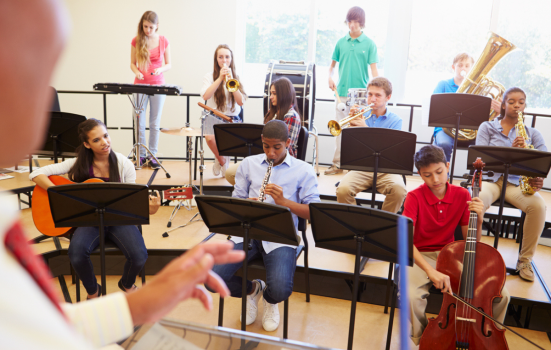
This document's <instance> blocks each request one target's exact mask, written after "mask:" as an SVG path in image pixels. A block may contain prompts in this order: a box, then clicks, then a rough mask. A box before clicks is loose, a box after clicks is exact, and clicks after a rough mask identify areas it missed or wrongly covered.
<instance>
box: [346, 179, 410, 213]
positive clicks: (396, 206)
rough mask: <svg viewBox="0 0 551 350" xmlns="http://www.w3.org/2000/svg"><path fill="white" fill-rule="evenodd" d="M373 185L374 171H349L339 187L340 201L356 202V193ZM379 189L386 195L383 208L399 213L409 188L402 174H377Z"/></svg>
mask: <svg viewBox="0 0 551 350" xmlns="http://www.w3.org/2000/svg"><path fill="white" fill-rule="evenodd" d="M372 185H373V173H369V172H366V171H354V170H352V171H349V172H348V173H347V174H346V175H345V176H344V177H343V179H342V180H341V183H340V184H339V187H337V201H338V202H339V203H346V204H356V198H355V197H356V194H358V192H361V191H363V190H365V189H368V188H371V186H372ZM377 191H378V192H379V193H382V194H384V195H385V196H386V198H385V201H384V202H383V208H382V209H383V210H384V211H388V212H391V213H397V212H398V210H400V207H401V206H402V203H403V202H404V199H406V195H407V190H406V185H405V184H404V180H403V179H402V176H401V175H396V174H384V173H378V174H377Z"/></svg>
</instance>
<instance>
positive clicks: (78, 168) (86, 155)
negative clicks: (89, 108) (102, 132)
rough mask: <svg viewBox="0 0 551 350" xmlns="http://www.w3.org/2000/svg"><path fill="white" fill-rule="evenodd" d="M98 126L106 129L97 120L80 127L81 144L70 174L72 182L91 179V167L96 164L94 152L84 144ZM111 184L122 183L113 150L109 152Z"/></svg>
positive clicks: (87, 121) (84, 123)
mask: <svg viewBox="0 0 551 350" xmlns="http://www.w3.org/2000/svg"><path fill="white" fill-rule="evenodd" d="M97 126H103V127H104V128H105V124H103V123H102V122H101V121H100V120H98V119H95V118H90V119H88V120H85V121H83V122H82V123H80V124H79V125H78V138H79V140H80V142H81V143H80V145H79V146H78V147H77V149H76V153H77V160H76V162H75V164H74V165H73V167H72V168H71V169H70V170H69V173H68V175H69V180H71V181H74V182H83V181H86V180H88V179H89V178H90V166H91V165H92V164H93V163H94V152H93V151H92V150H91V149H88V148H86V147H85V146H84V143H85V142H86V143H88V133H89V132H90V130H92V129H93V128H95V127H97ZM106 129H107V128H106ZM109 182H120V176H119V165H118V162H117V155H116V154H115V152H113V149H111V152H109Z"/></svg>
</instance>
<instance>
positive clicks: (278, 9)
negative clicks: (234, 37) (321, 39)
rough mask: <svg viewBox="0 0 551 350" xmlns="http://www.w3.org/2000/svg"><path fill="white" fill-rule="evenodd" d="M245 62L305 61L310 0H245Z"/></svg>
mask: <svg viewBox="0 0 551 350" xmlns="http://www.w3.org/2000/svg"><path fill="white" fill-rule="evenodd" d="M245 8H246V11H247V13H246V21H247V23H246V39H245V55H246V57H245V62H247V63H264V64H267V63H269V62H270V60H272V59H278V60H279V59H282V60H287V61H301V60H306V58H307V55H308V29H309V27H308V26H309V20H310V1H292V0H280V1H278V2H277V5H276V3H269V2H264V1H258V0H255V1H253V0H246V1H245Z"/></svg>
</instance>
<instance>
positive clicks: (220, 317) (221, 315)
mask: <svg viewBox="0 0 551 350" xmlns="http://www.w3.org/2000/svg"><path fill="white" fill-rule="evenodd" d="M223 322H224V298H222V297H220V303H219V305H218V327H222V323H223Z"/></svg>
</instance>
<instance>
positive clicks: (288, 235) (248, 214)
mask: <svg viewBox="0 0 551 350" xmlns="http://www.w3.org/2000/svg"><path fill="white" fill-rule="evenodd" d="M195 201H196V203H197V208H199V212H200V213H201V217H202V218H203V221H204V222H205V225H207V227H208V228H209V230H210V231H211V232H216V233H220V234H225V235H231V236H237V237H243V251H244V252H245V259H244V260H243V280H242V290H241V293H242V295H241V330H243V331H244V330H245V329H246V322H247V318H246V310H247V263H248V262H247V259H248V256H247V255H248V250H249V249H248V248H249V239H257V240H261V241H267V242H274V243H282V244H288V245H293V246H297V245H298V244H299V242H300V238H299V236H297V233H296V229H295V224H294V221H293V216H292V214H291V210H290V209H289V208H287V207H282V206H280V205H275V204H269V203H263V202H259V201H254V200H250V199H241V198H231V197H223V196H202V195H199V196H196V197H195Z"/></svg>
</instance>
